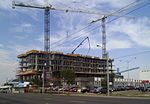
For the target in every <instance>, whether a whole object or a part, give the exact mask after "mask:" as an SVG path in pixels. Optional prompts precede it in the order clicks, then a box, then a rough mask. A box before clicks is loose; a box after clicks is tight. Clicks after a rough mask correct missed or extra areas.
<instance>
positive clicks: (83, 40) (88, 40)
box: [71, 37, 90, 54]
mask: <svg viewBox="0 0 150 104" xmlns="http://www.w3.org/2000/svg"><path fill="white" fill-rule="evenodd" d="M86 39H87V40H88V42H89V49H90V40H89V37H86V38H84V40H82V42H80V44H79V45H78V46H77V47H76V48H75V49H74V50H73V51H72V52H71V53H72V54H74V52H75V51H76V50H77V49H78V48H79V47H80V46H81V45H82V43H83V42H84V41H85V40H86ZM88 52H89V51H88Z"/></svg>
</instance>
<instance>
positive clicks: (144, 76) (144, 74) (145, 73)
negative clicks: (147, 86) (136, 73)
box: [140, 69, 150, 81]
mask: <svg viewBox="0 0 150 104" xmlns="http://www.w3.org/2000/svg"><path fill="white" fill-rule="evenodd" d="M140 80H149V81H150V70H148V69H147V70H146V69H145V70H142V71H140Z"/></svg>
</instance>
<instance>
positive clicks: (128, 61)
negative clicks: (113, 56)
mask: <svg viewBox="0 0 150 104" xmlns="http://www.w3.org/2000/svg"><path fill="white" fill-rule="evenodd" d="M134 59H136V57H134V58H132V59H130V60H127V61H126V63H127V70H128V85H129V78H130V76H129V63H130V62H131V61H133V60H134Z"/></svg>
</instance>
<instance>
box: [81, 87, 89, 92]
mask: <svg viewBox="0 0 150 104" xmlns="http://www.w3.org/2000/svg"><path fill="white" fill-rule="evenodd" d="M81 92H82V93H85V92H90V88H89V87H82V88H81Z"/></svg>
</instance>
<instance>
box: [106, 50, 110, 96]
mask: <svg viewBox="0 0 150 104" xmlns="http://www.w3.org/2000/svg"><path fill="white" fill-rule="evenodd" d="M106 57H107V63H106V66H107V67H106V68H107V96H109V54H108V52H107V53H106Z"/></svg>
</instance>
